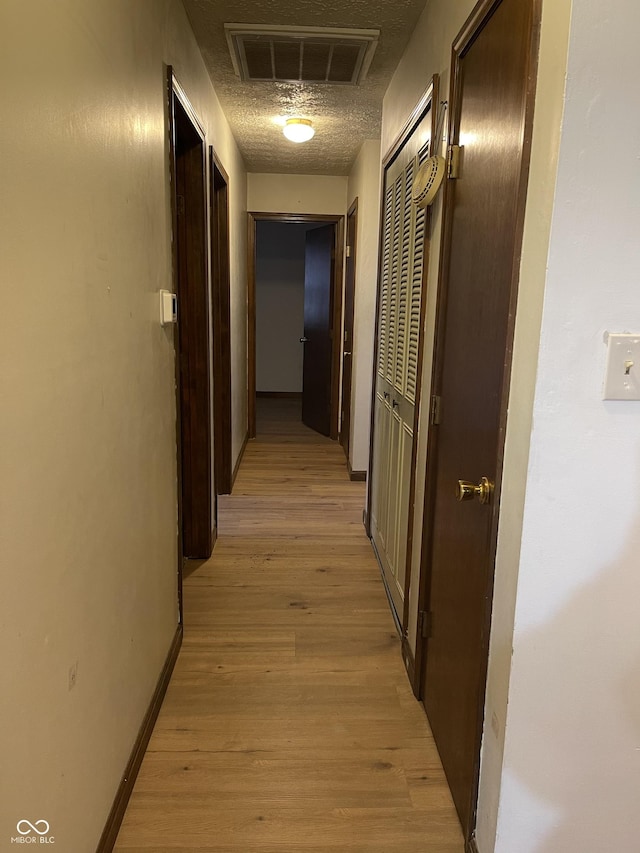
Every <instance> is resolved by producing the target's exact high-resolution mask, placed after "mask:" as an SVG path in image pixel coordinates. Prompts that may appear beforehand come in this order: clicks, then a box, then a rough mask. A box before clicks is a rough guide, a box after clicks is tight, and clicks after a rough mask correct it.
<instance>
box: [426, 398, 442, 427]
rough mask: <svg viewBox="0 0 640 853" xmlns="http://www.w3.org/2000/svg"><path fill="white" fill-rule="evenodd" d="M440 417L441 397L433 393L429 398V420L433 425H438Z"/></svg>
mask: <svg viewBox="0 0 640 853" xmlns="http://www.w3.org/2000/svg"><path fill="white" fill-rule="evenodd" d="M441 417H442V397H439V396H438V395H437V394H434V395H433V397H432V398H431V415H430V418H429V420H430V422H431V423H432V424H433V425H434V426H438V424H439V423H440V419H441Z"/></svg>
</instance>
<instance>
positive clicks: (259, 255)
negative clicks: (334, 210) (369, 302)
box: [256, 220, 307, 393]
mask: <svg viewBox="0 0 640 853" xmlns="http://www.w3.org/2000/svg"><path fill="white" fill-rule="evenodd" d="M306 233H307V225H296V224H294V223H284V222H269V221H264V220H263V221H258V222H257V223H256V390H258V391H286V392H297V393H301V392H302V364H303V355H304V347H303V345H302V344H301V343H300V338H301V337H302V335H303V333H304V267H305V235H306Z"/></svg>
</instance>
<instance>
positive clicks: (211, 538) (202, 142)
mask: <svg viewBox="0 0 640 853" xmlns="http://www.w3.org/2000/svg"><path fill="white" fill-rule="evenodd" d="M167 69H168V94H169V115H170V130H171V134H170V139H169V152H170V180H171V184H170V196H171V206H172V215H173V223H172V224H173V229H174V230H173V240H172V253H173V273H174V280H173V284H174V290H175V292H176V293H178V295H179V298H180V301H182V305H181V306H180V308H179V315H178V317H179V319H180V314H181V315H182V317H185V316H188V317H190V318H191V322H194V318H198V317H200V316H201V312H200V311H193V310H191V311H190V312H189V307H190V305H189V300H188V299H185V298H184V297H185V294H184V292H182V291H181V286H180V280H181V279H180V258H179V255H178V242H179V230H180V225H179V217H178V210H177V206H176V198H175V196H176V193H177V185H178V180H179V173H178V170H177V169H176V164H177V153H178V148H177V133H178V127H177V122H176V104H178V105H179V106H180V109H181V110H182V112H183V113H184V115H185V117H186V120H187V122H188V124H189V126H190V129H191V130H192V131H193V133H194V134H195V137H197V139H198V140H199V142H198V145H199V147H200V157H201V163H200V174H201V175H202V182H201V191H202V196H201V199H200V201H199V202H198V204H199V205H200V204H201V213H202V234H201V238H202V243H201V250H202V264H203V266H202V269H201V272H202V276H203V278H202V281H203V283H204V287H205V291H206V294H205V295H206V301H207V304H209V297H210V280H209V264H208V250H209V246H208V237H207V224H208V223H207V212H208V199H207V179H206V175H207V149H206V137H205V131H204V126H203V124H202V122H201V121H200V119H199V118H198V116H197V113H196V112H195V110H194V109H193V107H192V105H191V102H190V101H189V98H188V97H187V95H186V93H185V90H184V89H183V87H182V86H181V85H180V83H179V81H178V80H177V79H176V76H175V74H174V72H173V68H172V67H171V66H167ZM195 197H196V196H195V194H194V195H193V197H191V196H190V198H189V200H190V201H193V200H194V199H195ZM187 209H189V208H187ZM189 295H191V296H192V295H193V294H192V293H191V291H189ZM201 295H202V294H201ZM192 307H193V306H191V308H192ZM204 318H205V320H204V322H205V325H204V327H202V328H201V329H200V331H201V332H202V334H204V337H205V339H206V350H207V352H206V356H205V357H204V358H203V359H202V362H201V363H202V364H203V365H204V368H203V371H200V372H199V373H198V372H196V376H198V377H199V379H200V381H199V382H198V388H199V389H200V394H196V395H194V396H193V400H194V405H195V403H196V402H198V401H199V402H200V403H203V400H202V396H201V395H202V390H203V389H204V393H205V395H206V398H207V399H206V405H202V413H200V414H199V415H198V417H199V418H200V422H201V423H203V424H204V430H205V431H206V433H207V435H208V438H207V441H206V442H205V443H204V445H203V446H200V447H199V448H198V458H204V459H205V460H208V472H209V473H208V477H209V487H208V489H207V494H206V495H205V497H204V499H202V496H199V497H200V499H199V501H198V505H199V506H201V507H203V508H204V509H206V511H207V521H206V531H205V530H204V526H205V523H204V522H202V520H201V519H199V520H200V524H199V525H197V526H196V530H197V531H198V537H197V538H198V544H197V548H196V550H197V551H199V552H200V553H198V555H197V556H198V557H203V558H204V557H207V558H208V557H209V556H210V555H211V551H212V549H213V545H214V542H215V540H216V536H217V505H216V504H215V499H214V498H215V490H214V486H213V483H212V481H211V457H210V454H211V366H210V362H211V336H210V331H211V330H210V327H209V326H210V323H209V317H208V316H207V314H206V313H205V314H204ZM179 326H180V322H178V324H177V325H176V329H175V333H176V334H175V338H174V341H175V346H176V362H177V377H178V381H177V382H176V395H177V409H178V411H179V412H180V410H181V406H182V396H181V395H182V380H181V373H180V370H181V362H182V361H183V358H182V356H183V355H184V353H183V352H182V351H181V348H180V332H179ZM199 352H200V351H199V350H197V349H195V348H194V346H192V347H191V348H190V350H189V352H188V353H187V356H188V358H187V362H188V363H189V364H190V365H191V364H197V361H198V358H197V357H198V353H199ZM200 354H202V353H201V352H200ZM177 420H178V421H179V427H180V441H179V443H178V445H179V449H180V456H179V457H178V471H179V472H181V474H183V475H184V471H183V470H182V466H183V464H184V449H185V444H186V442H185V430H184V423H183V419H182V418H181V417H179V416H178V418H177ZM189 440H191V435H190V436H189ZM191 449H192V448H191V446H190V445H189V447H188V450H191ZM190 475H191V469H190ZM183 483H184V476H181V477H179V484H180V493H181V495H182V499H183V503H184V494H183V489H182V484H183ZM212 518H213V526H212ZM191 524H192V522H191V520H189V519H188V520H187V525H188V527H189V530H190V531H191V532H193V531H192V528H191V526H190V525H191ZM183 526H184V506H183V507H182V513H181V523H180V527H181V530H182V539H181V551H180V561H182V560H183V559H184V558H185V555H184V549H185V538H186V537H185V536H184V529H183ZM192 538H193V537H192ZM186 547H187V548H188V547H189V546H188V543H187V545H186ZM189 556H196V555H195V554H190V555H189ZM179 573H180V580H179V596H180V600H181V599H182V562H180V569H179Z"/></svg>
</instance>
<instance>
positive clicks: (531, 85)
mask: <svg viewBox="0 0 640 853" xmlns="http://www.w3.org/2000/svg"><path fill="white" fill-rule="evenodd" d="M501 2H502V0H479V2H478V3H477V5H476V6H475V8H474V10H473V11H472V13H471V15H470V16H469V18H468V19H467V21H466V22H465V24H464V26H463V27H462V29H461V30H460V33H459V35H458V36H457V38H456V39H455V41H454V42H453V46H452V52H451V69H452V70H451V81H450V95H449V111H448V121H447V124H448V129H447V139H448V140H449V141H453V138H454V137H453V133H454V128H455V126H456V124H457V122H458V121H459V110H460V87H461V82H462V81H461V70H460V60H461V59H462V57H463V54H464V52H465V51H466V49H467V48H468V47H470V45H471V43H472V41H473V40H474V38H475V36H476V34H477V32H478V31H479V29H480V28H481V27H482V26H483V25H484V23H485V22H486V21H487V20H488V19H489V17H490V16H491V14H492V13H493V11H494V10H495V9H496V8H497V6H498V5H499V4H500V3H501ZM529 2H530V3H531V8H532V13H533V26H532V31H531V40H530V44H529V57H528V66H529V75H528V84H527V90H526V95H525V102H526V106H525V116H524V135H523V148H522V160H521V170H520V179H519V184H520V185H519V190H518V201H517V207H516V220H515V221H516V228H515V235H516V236H515V245H514V260H513V268H512V276H511V296H510V308H509V320H508V328H507V345H506V350H505V368H504V373H503V384H502V391H501V406H500V425H499V430H498V438H499V446H498V455H497V470H496V493H495V500H494V501H493V507H492V530H491V540H490V550H489V553H490V555H491V557H490V559H491V560H492V561H493V562H494V563H495V555H496V547H497V535H498V515H499V507H500V486H501V481H502V468H503V462H504V436H505V431H506V421H507V409H508V398H509V379H510V376H511V362H512V353H513V337H514V331H515V320H516V310H515V308H516V303H517V291H518V281H519V272H520V269H519V264H520V256H521V250H522V239H523V230H524V215H525V209H526V196H527V179H528V174H529V164H530V154H531V137H532V130H533V110H534V106H535V92H536V83H537V67H538V47H539V41H540V23H541V10H542V0H529ZM453 190H454V187H453V186H452V182H451V181H445V186H444V193H443V203H442V210H443V221H442V234H441V240H440V269H439V271H438V292H437V302H436V321H435V338H434V350H433V353H434V355H433V365H432V372H431V389H432V393H433V394H437V393H438V391H439V389H440V384H441V380H442V373H443V367H444V364H443V352H444V332H445V319H446V308H447V282H448V278H449V270H450V252H449V248H450V245H451V238H452V225H453V204H452V203H451V200H452V194H453ZM437 451H438V430H437V428H433V426H432V425H431V424H429V427H428V434H427V461H426V470H427V480H426V484H425V496H424V515H423V525H422V531H423V532H422V545H421V550H422V556H421V570H420V585H419V591H418V611H428V610H429V589H430V584H431V563H430V560H431V553H432V548H433V527H434V510H435V501H436V494H435V491H436V488H435V487H436V471H435V462H436V460H437ZM493 579H494V572H492V573H491V579H490V588H489V589H488V590H487V597H486V602H487V603H486V609H485V626H484V630H483V635H482V646H483V656H484V660H485V665H484V672H483V673H482V679H483V682H484V683H485V684H486V675H487V667H488V653H489V638H490V628H491V610H492V606H493ZM426 645H427V640H426V639H423V638H421V637H419V636H418V639H417V643H416V652H415V671H416V678H417V691H416V695H417V696H418V698H422V697H423V694H424V671H425V667H424V660H425V655H426ZM482 696H483V699H482V701H481V702H480V703H479V706H478V711H477V732H476V739H477V740H478V742H479V738H481V736H482V731H483V726H484V693H483V694H482ZM479 771H480V751H479V750H478V751H477V758H476V762H475V767H474V775H475V783H474V790H473V792H472V800H473V803H472V808H471V815H472V817H471V821H470V826H468V827H463V832H464V833H465V840H466V847H467V849H468V850H470V851H472V850H473V849H474V845H475V842H474V841H473V839H472V834H473V831H474V829H475V821H476V813H477V798H478V785H479Z"/></svg>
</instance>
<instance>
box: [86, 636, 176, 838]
mask: <svg viewBox="0 0 640 853" xmlns="http://www.w3.org/2000/svg"><path fill="white" fill-rule="evenodd" d="M181 645H182V625H178V626H177V627H176V630H175V634H174V636H173V640H172V641H171V646H170V647H169V652H168V654H167V657H166V659H165V662H164V666H163V667H162V671H161V672H160V676H159V678H158V681H157V683H156V689H155V691H154V693H153V696H152V697H151V702H150V703H149V707H148V708H147V711H146V713H145V715H144V718H143V720H142V723H141V724H140V728H139V730H138V735H137V737H136V740H135V743H134V744H133V748H132V750H131V753H130V754H129V760H128V761H127V765H126V767H125V769H124V773H123V774H122V779H121V780H120V784H119V785H118V790H117V791H116V795H115V797H114V800H113V804H112V806H111V810H110V812H109V816H108V817H107V820H106V823H105V825H104V829H103V830H102V835H101V836H100V841H99V842H98V847H97V850H96V853H111V851H112V850H113V848H114V846H115V843H116V839H117V838H118V833H119V832H120V827H121V825H122V821H123V819H124V815H125V812H126V810H127V805H128V803H129V799H130V798H131V794H132V793H133V788H134V785H135V783H136V778H137V776H138V772H139V771H140V767H141V765H142V760H143V758H144V755H145V752H146V749H147V746H148V744H149V741H150V740H151V735H152V734H153V727H154V726H155V724H156V720H157V719H158V714H159V713H160V708H161V707H162V700H163V699H164V696H165V693H166V692H167V687H168V686H169V681H170V680H171V673H172V672H173V668H174V666H175V664H176V661H177V659H178V654H179V653H180V647H181Z"/></svg>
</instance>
